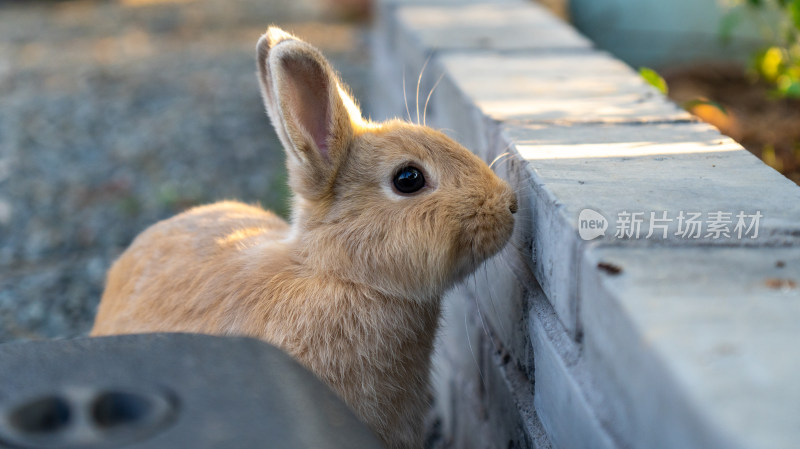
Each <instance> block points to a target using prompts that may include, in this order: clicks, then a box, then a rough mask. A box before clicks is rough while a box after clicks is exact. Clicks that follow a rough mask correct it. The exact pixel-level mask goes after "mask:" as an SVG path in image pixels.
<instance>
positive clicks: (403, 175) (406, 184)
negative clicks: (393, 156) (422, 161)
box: [393, 166, 425, 193]
mask: <svg viewBox="0 0 800 449" xmlns="http://www.w3.org/2000/svg"><path fill="white" fill-rule="evenodd" d="M393 182H394V188H395V189H397V191H398V192H400V193H414V192H417V191H419V190H420V189H422V188H423V187H425V176H424V175H423V174H422V171H420V170H419V169H418V168H416V167H411V166H408V167H403V168H401V169H400V171H398V172H397V174H396V175H394V181H393Z"/></svg>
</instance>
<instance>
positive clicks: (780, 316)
mask: <svg viewBox="0 0 800 449" xmlns="http://www.w3.org/2000/svg"><path fill="white" fill-rule="evenodd" d="M601 263H602V264H604V265H601V266H598V264H601ZM603 267H605V268H603ZM608 267H615V269H614V270H611V271H609V270H608ZM580 277H581V287H580V295H581V297H582V302H581V309H580V313H581V319H582V322H583V325H584V340H583V342H584V351H585V356H586V358H587V363H588V364H589V365H590V366H591V367H592V372H593V373H594V375H595V380H596V382H597V389H596V391H598V392H599V393H602V394H604V395H605V398H604V402H605V403H606V404H607V406H608V412H609V419H610V420H611V421H612V422H613V425H614V426H615V427H616V428H617V432H618V433H619V434H620V435H623V436H624V438H625V440H626V445H627V446H629V447H649V448H674V447H680V448H707V449H713V448H763V449H778V448H785V449H788V448H794V447H796V446H797V441H798V438H800V413H798V404H800V384H798V382H797V373H798V372H800V358H798V357H797V348H796V342H797V341H800V326H799V325H798V323H800V290H798V284H800V248H799V247H798V246H796V245H795V246H789V247H772V248H730V247H714V246H705V247H696V248H686V247H674V248H653V247H651V248H605V247H600V248H594V249H591V250H590V251H588V252H587V254H586V258H585V260H584V261H583V264H582V270H581V276H580ZM537 366H539V365H538V360H537ZM538 381H539V377H538V371H537V383H538Z"/></svg>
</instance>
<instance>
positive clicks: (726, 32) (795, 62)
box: [721, 0, 800, 98]
mask: <svg viewBox="0 0 800 449" xmlns="http://www.w3.org/2000/svg"><path fill="white" fill-rule="evenodd" d="M728 3H729V10H728V13H727V14H726V16H725V18H724V19H723V22H722V26H721V33H722V37H723V38H724V39H727V38H729V37H730V34H731V32H732V31H733V29H734V28H736V27H737V26H738V25H739V24H740V23H741V22H742V20H750V21H754V22H755V23H756V25H757V26H758V27H759V30H760V31H761V32H762V34H763V35H764V37H765V38H766V40H767V42H768V43H769V45H768V46H767V47H766V48H764V49H762V50H760V51H758V52H756V53H755V54H754V55H753V57H752V68H753V70H754V71H755V73H757V74H758V76H759V77H760V78H761V79H763V80H764V81H766V82H768V83H770V84H772V85H773V86H774V91H773V92H774V93H775V94H776V95H777V96H779V97H782V98H800V0H728Z"/></svg>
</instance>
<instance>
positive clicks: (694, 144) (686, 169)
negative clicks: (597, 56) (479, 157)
mask: <svg viewBox="0 0 800 449" xmlns="http://www.w3.org/2000/svg"><path fill="white" fill-rule="evenodd" d="M506 133H507V135H508V138H509V139H510V141H512V142H514V145H515V148H516V151H517V152H518V153H519V155H520V156H521V157H522V158H524V159H525V160H527V161H528V169H529V174H530V178H531V181H530V184H531V186H532V188H533V192H534V200H533V202H534V205H533V206H532V207H533V211H534V212H533V235H534V241H533V247H534V249H533V253H534V264H535V270H534V271H535V273H536V277H537V279H538V281H539V282H540V283H541V286H542V288H543V289H544V291H545V293H546V294H547V297H548V298H549V300H550V302H551V303H552V304H553V306H554V308H555V309H556V312H557V313H558V316H559V318H560V319H561V320H562V322H563V323H564V325H565V327H567V329H569V330H570V333H572V334H573V335H575V336H577V334H578V332H579V328H580V327H579V324H578V322H577V319H576V315H575V314H576V312H577V310H578V309H579V308H580V305H579V304H578V302H577V301H578V295H577V293H576V291H577V282H578V276H577V273H578V259H579V257H580V253H581V252H582V251H583V250H584V249H585V247H586V246H587V245H591V244H597V242H599V241H602V242H603V243H604V244H608V245H630V244H636V245H663V244H671V245H673V244H674V245H682V246H697V245H721V246H743V245H762V246H770V245H776V244H787V243H789V244H791V243H792V242H798V240H799V239H798V235H800V228H799V227H798V223H800V207H798V206H794V205H798V204H800V188H798V187H797V186H795V185H794V184H792V183H791V182H790V181H789V180H787V179H786V178H784V177H783V176H781V175H780V174H778V173H777V172H775V171H774V170H772V169H771V168H769V167H767V166H766V165H764V164H763V163H762V162H761V161H759V160H758V159H757V158H755V157H754V156H752V155H751V154H750V153H748V152H747V151H746V150H744V149H743V148H741V146H739V145H738V144H736V143H735V142H733V141H732V140H730V139H729V138H727V137H724V136H722V135H720V134H719V133H718V132H717V131H715V130H713V129H711V128H710V127H708V126H707V125H703V124H674V123H665V124H657V123H654V124H644V125H604V126H595V125H575V126H552V125H541V124H540V125H520V126H512V125H507V126H506ZM754 185H757V186H758V188H757V189H756V188H753V186H754ZM584 209H591V210H593V211H595V212H597V213H599V214H600V215H602V216H603V217H605V219H606V220H607V222H608V223H607V225H608V228H607V230H606V232H605V236H602V237H599V238H598V239H597V240H594V241H593V242H587V241H584V240H583V239H581V237H580V234H579V216H580V214H581V211H583V210H584ZM681 211H683V212H684V213H685V214H686V215H687V216H688V213H700V214H701V218H702V220H703V221H704V222H706V226H707V222H709V221H710V215H709V214H714V213H717V212H723V213H726V214H730V215H729V218H730V219H731V220H732V222H731V223H730V224H729V226H728V227H729V231H730V232H729V236H728V237H724V235H720V236H719V237H718V238H717V236H715V235H709V234H708V232H709V230H708V229H707V228H706V227H703V228H702V232H701V235H700V236H699V237H698V238H691V237H692V236H691V235H688V236H686V235H684V234H681V233H679V226H680V220H679V219H678V215H679V214H680V213H681ZM651 212H652V213H654V214H655V215H654V216H653V217H655V218H656V220H653V221H651V215H650V213H651ZM740 212H744V213H745V214H747V215H750V214H752V215H755V214H756V213H757V212H758V213H759V214H761V216H762V217H761V218H760V220H759V223H758V236H757V238H750V237H752V236H753V235H754V232H752V231H751V233H750V234H749V235H748V234H745V233H743V235H742V238H738V236H737V235H736V233H735V232H734V228H735V226H736V223H737V219H736V218H735V217H736V215H737V214H739V213H740ZM625 213H640V214H641V216H640V217H639V218H641V223H640V233H639V238H635V235H634V234H632V235H630V236H628V235H627V234H626V235H623V234H621V233H620V237H619V238H617V237H615V234H616V233H617V231H620V230H622V231H624V230H625V229H623V228H625V227H626V225H624V223H623V222H622V219H620V217H622V218H623V219H624V214H625ZM664 213H666V214H667V215H666V217H667V218H668V219H671V221H669V222H666V221H664V222H659V220H661V219H662V218H663V217H664V215H662V214H664ZM746 221H747V222H748V223H747V224H750V223H752V222H753V219H748V220H746ZM651 224H652V225H653V228H652V229H653V231H654V232H653V234H652V235H651V236H650V238H646V237H647V235H648V234H649V232H650V226H651ZM659 226H666V228H665V230H663V231H662V230H661V229H660V228H659ZM685 228H686V226H685V223H684V232H685V231H686V229H685ZM628 230H630V229H628ZM664 232H666V237H664Z"/></svg>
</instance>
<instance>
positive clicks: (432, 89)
mask: <svg viewBox="0 0 800 449" xmlns="http://www.w3.org/2000/svg"><path fill="white" fill-rule="evenodd" d="M442 78H444V72H442V74H441V75H439V79H438V80H436V83H434V84H433V87H432V88H431V91H430V92H428V98H426V99H425V106H424V107H423V108H422V126H427V125H426V124H425V117H426V116H427V115H428V102H429V101H431V95H433V91H434V90H436V86H438V85H439V83H440V82H441V81H442Z"/></svg>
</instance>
